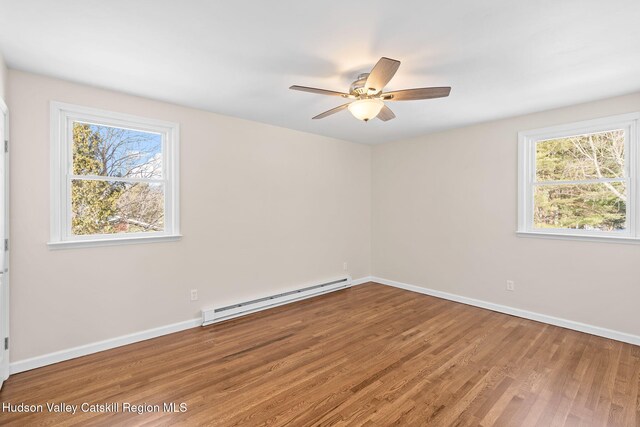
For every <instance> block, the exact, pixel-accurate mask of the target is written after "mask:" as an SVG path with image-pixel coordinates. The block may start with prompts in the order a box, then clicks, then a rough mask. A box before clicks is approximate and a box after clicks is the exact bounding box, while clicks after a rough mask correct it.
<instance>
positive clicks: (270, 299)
mask: <svg viewBox="0 0 640 427" xmlns="http://www.w3.org/2000/svg"><path fill="white" fill-rule="evenodd" d="M349 287H351V278H350V277H342V278H339V279H336V280H332V281H329V282H326V283H321V284H319V285H313V286H307V287H304V288H300V289H294V290H292V291H288V292H283V293H280V294H276V295H270V296H267V297H263V298H258V299H254V300H250V301H244V302H239V303H236V304H232V305H227V306H225V307H212V308H207V309H204V310H202V326H207V325H211V324H213V323H217V322H222V321H224V320H229V319H233V318H236V317H240V316H244V315H246V314H251V313H255V312H257V311H260V310H266V309H267V308H272V307H277V306H279V305H283V304H288V303H291V302H294V301H300V300H303V299H307V298H311V297H315V296H318V295H322V294H326V293H329V292H334V291H339V290H341V289H346V288H349Z"/></svg>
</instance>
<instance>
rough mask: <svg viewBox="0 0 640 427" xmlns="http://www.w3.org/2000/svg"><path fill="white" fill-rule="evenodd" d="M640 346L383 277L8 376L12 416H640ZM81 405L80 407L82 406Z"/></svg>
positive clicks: (277, 421) (237, 420) (234, 419)
mask: <svg viewBox="0 0 640 427" xmlns="http://www.w3.org/2000/svg"><path fill="white" fill-rule="evenodd" d="M639 389H640V347H637V346H633V345H629V344H623V343H620V342H617V341H612V340H608V339H605V338H599V337H595V336H591V335H587V334H583V333H580V332H574V331H571V330H567V329H562V328H558V327H554V326H549V325H545V324H542V323H537V322H533V321H530V320H524V319H520V318H517V317H512V316H508V315H504V314H499V313H495V312H491V311H488V310H483V309H479V308H475V307H470V306H466V305H463V304H457V303H453V302H449V301H446V300H441V299H437V298H433V297H429V296H425V295H420V294H416V293H412V292H408V291H404V290H400V289H395V288H391V287H387V286H382V285H378V284H366V285H361V286H358V287H354V288H352V289H349V290H345V291H340V292H336V293H332V294H328V295H324V296H321V297H318V298H314V299H311V300H306V301H302V302H298V303H294V304H290V305H286V306H282V307H278V308H275V309H272V310H269V311H266V312H262V313H257V314H254V315H251V316H247V317H244V318H240V319H236V320H232V321H229V322H226V323H222V324H218V325H213V326H208V327H205V328H197V329H191V330H188V331H184V332H179V333H176V334H172V335H167V336H164V337H161V338H156V339H153V340H149V341H145V342H141V343H137V344H132V345H128V346H126V347H121V348H117V349H114V350H109V351H105V352H102V353H98V354H94V355H90V356H86V357H82V358H79V359H75V360H71V361H67V362H63V363H59V364H56V365H52V366H48V367H45V368H40V369H36V370H33V371H29V372H24V373H21V374H17V375H14V376H12V377H11V378H9V380H8V381H7V382H6V383H5V386H4V388H3V390H2V391H1V392H0V402H2V403H4V404H6V403H8V402H11V403H12V404H18V403H20V402H24V403H28V404H43V405H45V404H46V403H47V402H49V403H59V402H64V403H67V404H78V405H79V404H81V403H83V402H87V403H89V404H96V403H98V404H108V403H111V402H119V403H120V409H121V410H122V403H123V402H129V403H131V404H141V403H146V404H149V405H153V404H159V405H160V408H161V410H162V405H163V403H164V402H176V403H177V404H180V403H186V404H187V411H186V412H184V413H181V412H162V411H161V412H151V413H144V414H137V413H135V412H133V413H132V412H118V413H106V414H96V413H76V414H75V415H72V414H54V413H46V406H44V408H43V409H44V411H45V413H26V414H25V413H23V414H17V413H6V412H5V413H0V424H2V425H7V424H8V425H37V424H47V425H60V424H64V425H140V424H145V425H158V424H162V425H170V424H179V425H198V424H206V425H216V426H234V425H247V426H254V425H265V424H268V425H276V426H285V425H286V426H306V425H358V426H359V425H365V426H388V425H408V426H424V425H433V426H446V425H459V426H468V425H473V426H477V425H483V426H489V425H504V426H520V425H522V426H530V425H531V426H533V425H539V426H554V425H568V426H569V425H570V426H573V425H596V426H600V425H611V426H640V395H639ZM78 411H80V410H79V409H78Z"/></svg>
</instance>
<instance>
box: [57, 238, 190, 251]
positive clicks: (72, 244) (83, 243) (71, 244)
mask: <svg viewBox="0 0 640 427" xmlns="http://www.w3.org/2000/svg"><path fill="white" fill-rule="evenodd" d="M180 239H182V234H175V235H170V236H144V237H141V236H135V237H118V238H116V239H93V240H66V241H62V242H48V243H47V246H48V247H49V249H55V250H57V249H76V248H88V247H94V246H120V245H136V244H139V243H158V242H175V241H177V240H180Z"/></svg>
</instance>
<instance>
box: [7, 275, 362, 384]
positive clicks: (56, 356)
mask: <svg viewBox="0 0 640 427" xmlns="http://www.w3.org/2000/svg"><path fill="white" fill-rule="evenodd" d="M371 280H372V278H371V276H366V277H362V278H360V279H356V280H351V286H357V285H361V284H363V283H367V282H370V281H371ZM269 308H271V307H269ZM201 325H202V319H200V318H198V319H192V320H185V321H184V322H178V323H173V324H171V325H165V326H160V327H158V328H153V329H147V330H146V331H141V332H134V333H132V334H128V335H122V336H120V337H115V338H110V339H107V340H104V341H98V342H94V343H91V344H85V345H81V346H78V347H73V348H69V349H66V350H60V351H56V352H53V353H48V354H43V355H42V356H36V357H32V358H29V359H24V360H18V361H17V362H11V363H10V364H9V373H10V374H17V373H19V372H24V371H29V370H31V369H35V368H40V367H42V366H47V365H52V364H54V363H58V362H63V361H65V360H70V359H75V358H77V357H81V356H86V355H89V354H93V353H98V352H100V351H104V350H109V349H112V348H116V347H120V346H123V345H127V344H133V343H135V342H139V341H144V340H148V339H151V338H156V337H159V336H162V335H167V334H172V333H174V332H180V331H184V330H185V329H190V328H195V327H198V326H201Z"/></svg>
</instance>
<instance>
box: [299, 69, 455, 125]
mask: <svg viewBox="0 0 640 427" xmlns="http://www.w3.org/2000/svg"><path fill="white" fill-rule="evenodd" d="M398 67H400V61H397V60H395V59H390V58H385V57H382V58H380V60H379V61H378V63H377V64H376V65H375V66H374V67H373V69H372V70H371V72H370V73H363V74H360V75H358V78H357V79H356V80H355V81H354V82H353V83H351V87H350V88H349V93H346V92H336V91H333V90H325V89H317V88H314V87H307V86H296V85H294V86H291V87H290V88H289V89H293V90H299V91H302V92H311V93H317V94H320V95H330V96H340V97H342V98H349V99H353V100H354V101H351V102H348V103H346V104H342V105H340V106H339V107H336V108H332V109H331V110H329V111H325V112H324V113H322V114H318V115H317V116H315V117H314V119H323V118H325V117H327V116H330V115H332V114H335V113H337V112H339V111H342V110H344V109H348V110H349V111H350V112H351V114H353V116H354V117H355V118H357V119H359V120H364V121H365V122H368V121H369V120H371V119H373V118H375V117H377V118H379V119H380V120H382V121H384V122H386V121H388V120H391V119H394V118H395V117H396V115H395V114H393V111H391V109H390V108H389V107H387V106H386V105H385V104H384V101H415V100H419V99H431V98H444V97H446V96H449V93H450V92H451V88H450V87H423V88H418V89H404V90H395V91H392V92H386V93H384V92H382V89H384V87H385V86H386V85H387V83H389V81H390V80H391V79H392V78H393V76H394V75H395V74H396V71H398Z"/></svg>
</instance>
